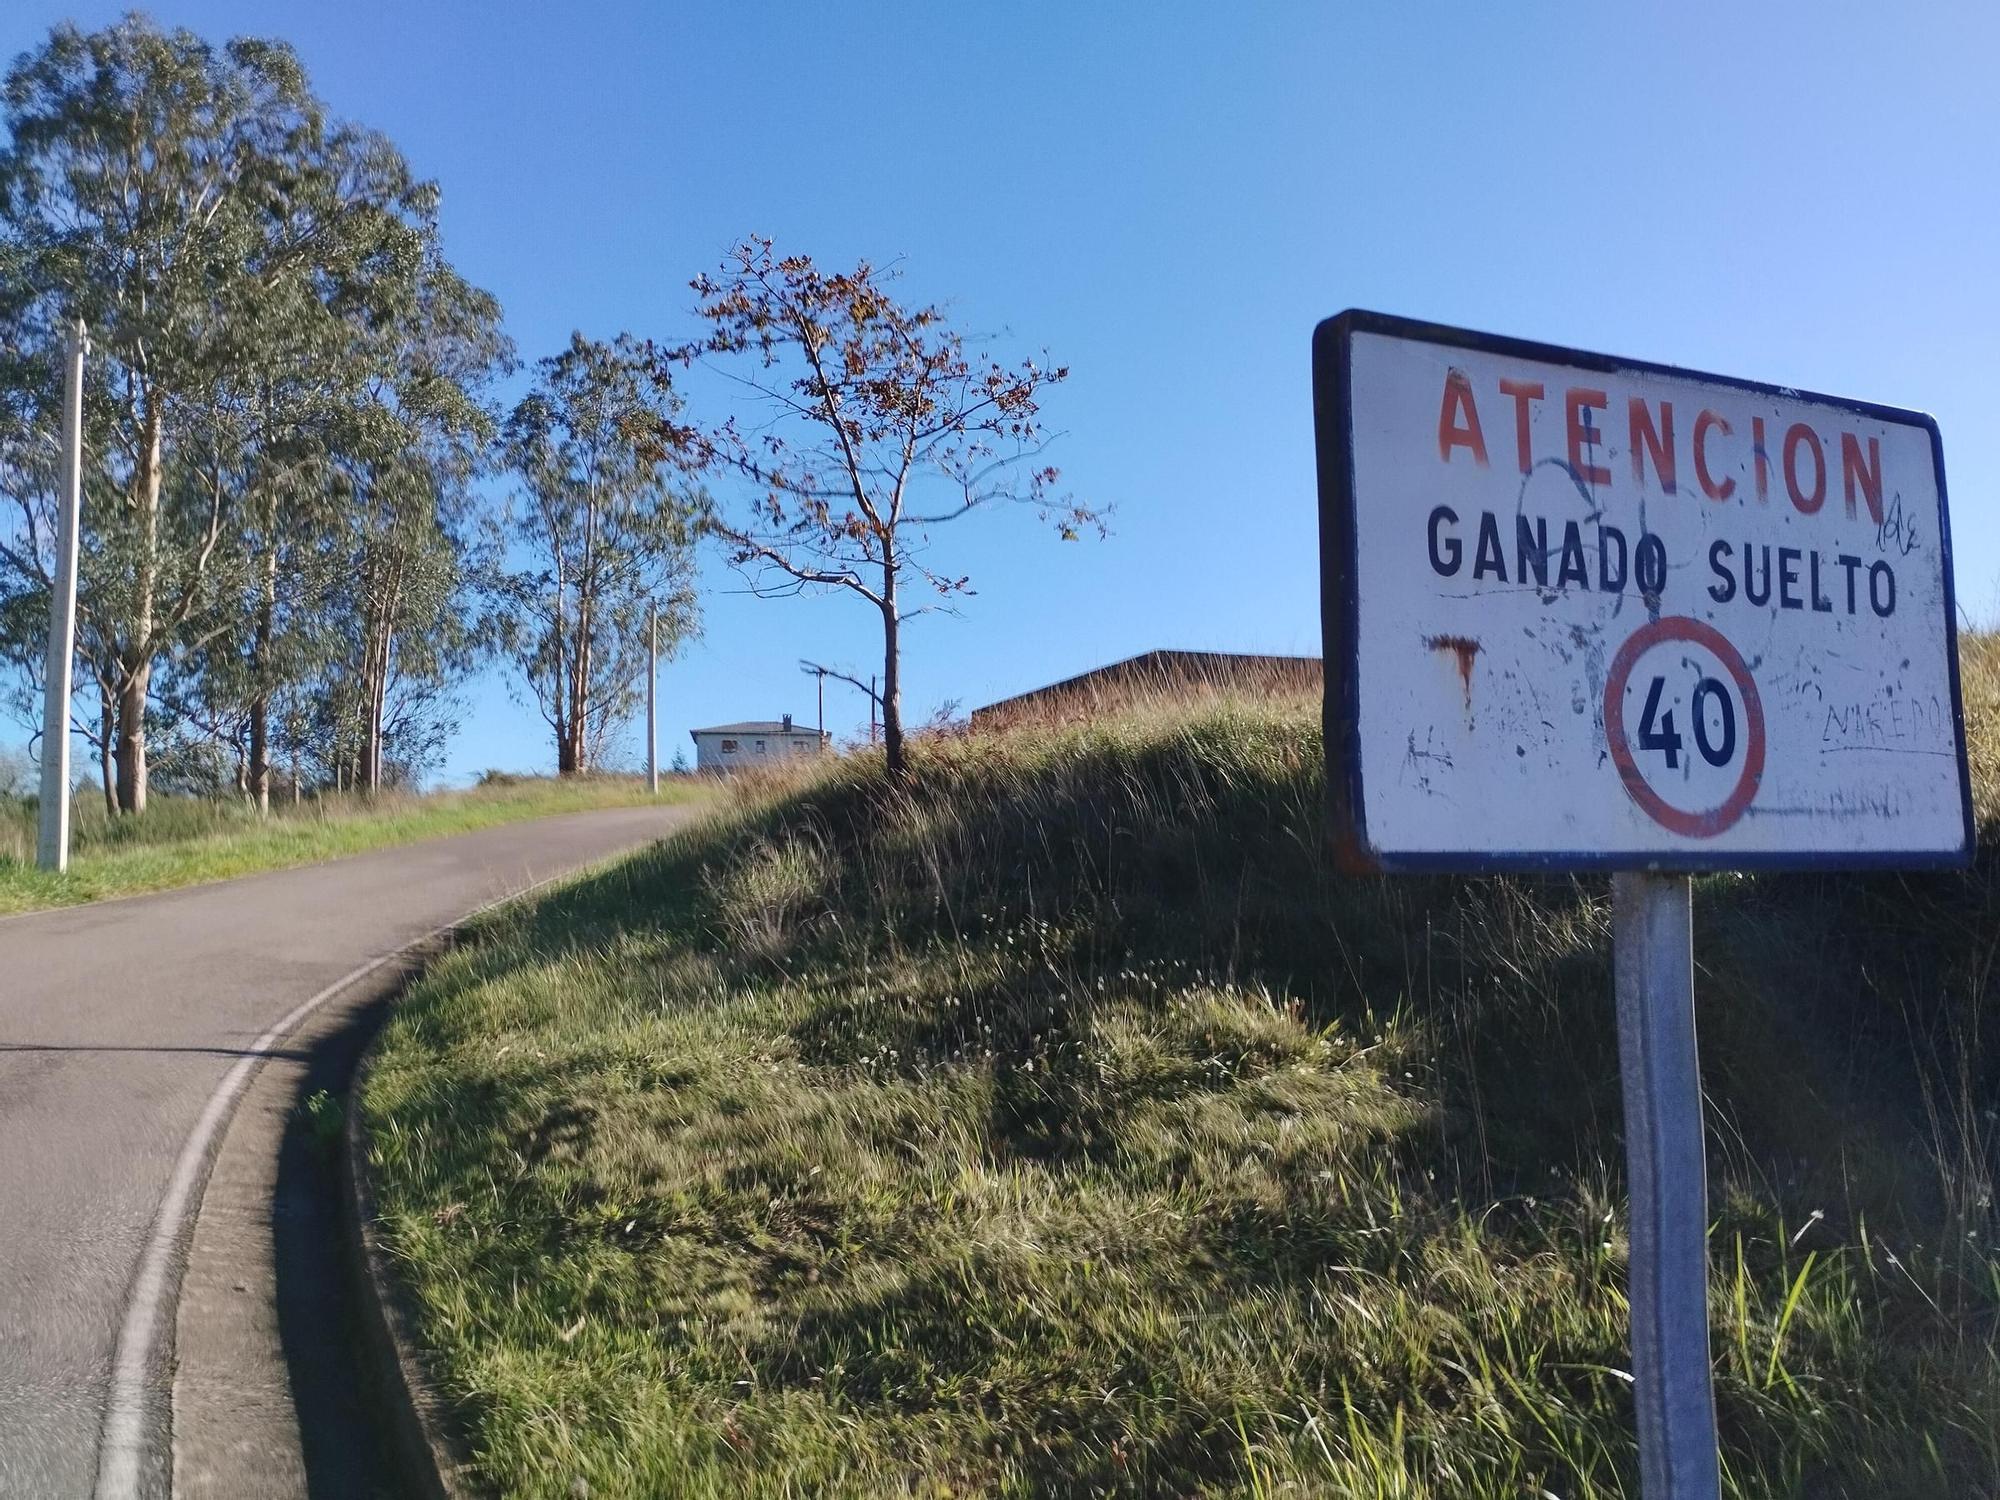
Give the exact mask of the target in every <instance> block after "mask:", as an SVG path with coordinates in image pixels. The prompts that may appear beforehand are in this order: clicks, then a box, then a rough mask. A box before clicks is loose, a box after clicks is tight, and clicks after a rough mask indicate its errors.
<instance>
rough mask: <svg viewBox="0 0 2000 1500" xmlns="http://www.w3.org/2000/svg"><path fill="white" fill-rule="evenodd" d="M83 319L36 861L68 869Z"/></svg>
mask: <svg viewBox="0 0 2000 1500" xmlns="http://www.w3.org/2000/svg"><path fill="white" fill-rule="evenodd" d="M83 351H84V335H83V324H82V322H81V321H78V322H75V323H72V324H71V325H70V329H69V341H68V347H67V349H66V350H65V358H64V361H63V363H64V364H65V366H66V367H67V369H66V373H65V379H64V383H63V455H62V490H61V493H60V494H58V496H57V497H56V500H57V504H56V559H55V561H56V569H55V576H54V578H53V579H52V580H51V587H50V589H49V654H48V660H47V665H46V670H45V672H44V674H43V682H42V694H43V696H42V804H41V828H40V830H39V831H40V837H39V838H38V839H37V840H36V847H35V860H36V863H37V864H39V865H40V866H41V867H42V868H43V869H44V870H54V871H58V872H60V871H62V870H66V869H68V868H69V695H70V687H71V681H72V679H71V672H72V670H73V667H74V663H75V660H76V553H77V532H78V530H79V529H80V527H81V524H82V519H83V515H82V511H83Z"/></svg>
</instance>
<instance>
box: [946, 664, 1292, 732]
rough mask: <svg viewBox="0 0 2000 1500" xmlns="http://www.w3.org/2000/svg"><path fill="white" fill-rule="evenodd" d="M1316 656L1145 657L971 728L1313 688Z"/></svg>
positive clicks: (1050, 690) (1085, 675) (1029, 698)
mask: <svg viewBox="0 0 2000 1500" xmlns="http://www.w3.org/2000/svg"><path fill="white" fill-rule="evenodd" d="M1321 672H1322V667H1321V662H1320V658H1318V657H1317V656H1270V655H1261V654H1258V653H1254V652H1247V651H1144V652H1141V653H1140V654H1139V655H1137V656H1128V657H1126V658H1125V659H1124V660H1123V661H1115V662H1112V663H1110V664H1109V665H1107V666H1102V667H1093V668H1092V669H1091V670H1090V671H1088V672H1079V673H1078V674H1077V675H1076V676H1074V677H1065V678H1064V679H1063V680H1062V681H1060V682H1052V683H1050V684H1049V685H1048V686H1047V687H1039V688H1034V689H1031V690H1030V691H1028V692H1025V693H1016V694H1015V695H1014V696H1013V697H1011V698H1002V699H1000V700H999V701H998V702H996V703H989V704H987V705H986V706H985V707H984V708H975V709H974V710H973V711H972V722H973V724H974V725H975V726H979V725H985V724H990V723H992V722H994V721H996V720H1000V719H1006V718H1011V717H1013V716H1014V715H1016V714H1019V713H1023V712H1027V713H1041V712H1052V711H1058V710H1060V711H1065V712H1077V711H1080V710H1082V709H1084V708H1088V707H1090V706H1093V705H1094V704H1096V703H1097V702H1098V701H1100V700H1103V699H1130V698H1132V697H1134V696H1140V695H1144V694H1146V693H1149V692H1161V691H1165V690H1168V689H1173V688H1185V687H1189V686H1208V687H1245V686H1258V687H1276V686H1297V687H1317V686H1318V684H1319V682H1320V680H1321Z"/></svg>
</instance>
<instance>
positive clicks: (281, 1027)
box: [96, 861, 598, 1500]
mask: <svg viewBox="0 0 2000 1500" xmlns="http://www.w3.org/2000/svg"><path fill="white" fill-rule="evenodd" d="M597 862H598V861H592V862H591V863H597ZM588 867H589V866H588V865H585V866H583V867H582V868H583V869H587V868H588ZM579 873H581V869H579V870H564V871H562V872H561V873H559V874H556V875H551V876H549V877H547V878H546V879H544V880H538V881H536V882H535V883H534V884H533V885H528V886H523V887H522V888H521V889H520V890H518V891H512V892H509V893H508V894H507V895H504V896H496V897H495V898H494V899H493V900H491V901H488V902H486V903H485V904H484V905H481V906H476V907H474V908H473V909H472V910H471V911H469V912H467V913H466V914H465V915H464V916H462V917H459V918H457V919H456V920H454V921H450V922H444V923H440V924H439V925H438V926H436V927H433V928H432V929H431V930H430V931H429V932H426V933H424V934H422V935H421V936H419V937H415V938H412V939H411V940H410V941H409V942H407V943H405V944H403V945H402V946H401V947H400V948H396V949H394V950H392V951H390V952H388V953H384V954H382V955H381V956H380V957H378V958H373V959H370V960H369V961H368V962H367V963H365V964H363V965H361V967H360V968H358V969H354V970H352V971H350V972H349V973H346V974H343V975H341V976H340V978H338V979H336V980H334V982H333V983H332V984H330V985H328V986H327V987H326V988H325V989H323V990H321V991H320V992H319V993H318V994H316V995H314V996H313V997H312V998H311V999H309V1000H306V1001H303V1002H301V1003H300V1004H299V1005H298V1006H297V1007H296V1008H295V1009H293V1010H292V1011H290V1012H289V1013H288V1014H287V1015H286V1016H285V1017H284V1019H283V1020H281V1021H279V1022H278V1023H277V1024H276V1025H274V1026H273V1027H272V1028H271V1029H270V1030H269V1031H267V1032H265V1033H264V1034H263V1035H262V1036H260V1037H258V1038H257V1040H256V1041H254V1042H252V1043H251V1044H250V1047H249V1050H248V1051H247V1052H246V1053H245V1054H244V1055H243V1056H242V1057H240V1058H238V1059H237V1060H236V1062H235V1064H234V1065H232V1066H231V1068H230V1069H229V1071H228V1072H227V1073H225V1074H223V1075H222V1082H221V1083H219V1084H217V1085H216V1088H215V1092H214V1093H213V1094H210V1095H209V1096H208V1103H207V1104H206V1105H204V1106H203V1107H202V1111H201V1117H200V1118H199V1119H198V1120H196V1121H195V1124H194V1129H193V1130H192V1131H191V1132H190V1133H189V1135H188V1138H187V1141H186V1143H185V1144H184V1145H183V1146H182V1147H181V1154H180V1158H179V1160H177V1161H176V1162H175V1163H174V1175H173V1176H172V1178H170V1179H169V1180H168V1182H167V1193H166V1196H165V1197H164V1198H162V1199H161V1200H160V1211H159V1213H158V1214H157V1215H156V1216H155V1217H154V1219H153V1232H152V1234H151V1235H150V1236H149V1237H148V1239H147V1241H146V1248H145V1250H144V1252H143V1253H142V1254H141V1256H140V1259H139V1271H138V1274H137V1275H136V1276H135V1277H134V1278H133V1281H132V1294H131V1301H130V1303H129V1304H128V1305H127V1307H126V1309H125V1321H124V1323H123V1324H122V1325H121V1326H120V1328H119V1330H118V1344H117V1349H116V1352H115V1353H114V1355H113V1356H112V1361H111V1387H110V1390H109V1392H108V1393H107V1395H106V1398H105V1403H104V1429H103V1433H102V1435H101V1436H100V1437H99V1439H98V1445H97V1489H96V1500H139V1468H140V1465H141V1463H142V1462H143V1461H144V1457H145V1449H146V1372H147V1370H148V1369H149V1368H150V1367H151V1365H152V1363H153V1354H154V1347H155V1345H156V1344H157V1342H158V1340H159V1332H160V1327H161V1323H162V1321H163V1319H162V1314H163V1313H165V1312H166V1311H167V1308H166V1302H167V1272H168V1268H169V1267H170V1266H171V1265H172V1264H173V1258H174V1250H175V1247H176V1246H178V1245H179V1244H180V1242H181V1238H182V1236H183V1235H184V1233H185V1232H186V1229H187V1226H188V1217H189V1214H190V1213H191V1212H192V1211H193V1210H194V1209H195V1208H197V1207H198V1196H199V1195H198V1190H199V1189H200V1188H201V1187H202V1186H203V1185H204V1183H205V1176H206V1174H205V1168H206V1167H207V1166H208V1160H209V1154H210V1149H211V1147H212V1146H213V1145H214V1143H215V1140H216V1137H217V1136H218V1135H219V1134H220V1133H221V1131H222V1129H223V1127H224V1126H226V1125H227V1124H228V1123H229V1117H230V1116H231V1115H232V1114H233V1113H234V1112H235V1109H236V1102H237V1100H238V1099H239V1098H240V1097H241V1096H242V1093H243V1090H244V1088H245V1086H246V1085H248V1083H249V1081H250V1075H251V1074H252V1073H253V1072H254V1071H256V1069H257V1066H258V1065H259V1064H260V1063H262V1062H263V1061H264V1060H265V1058H267V1057H269V1056H270V1054H271V1053H272V1052H273V1051H274V1050H275V1049H276V1048H277V1045H278V1043H280V1042H282V1041H283V1040H284V1039H285V1038H286V1037H288V1036H290V1035H291V1034H292V1033H293V1032H294V1031H296V1030H298V1028H299V1027H300V1026H301V1025H302V1024H303V1023H304V1021H305V1019H306V1017H307V1016H309V1015H311V1014H312V1013H313V1012H314V1011H315V1010H317V1009H318V1008H319V1007H320V1006H321V1005H324V1004H325V1003H326V1002H327V1001H328V1000H330V999H332V998H333V997H334V996H335V995H337V994H339V993H340V992H341V991H342V990H344V989H347V988H348V987H349V986H351V985H354V984H358V983H360V981H362V980H363V979H366V978H367V977H368V976H369V975H370V974H373V973H374V972H375V971H376V970H378V969H381V968H383V967H385V966H387V965H389V964H392V963H394V962H395V961H396V960H397V959H399V958H402V957H403V956H404V955H406V954H407V953H409V952H410V950H411V949H413V948H420V947H422V946H423V945H424V944H425V943H429V942H432V941H434V940H435V939H437V938H439V937H442V936H443V935H444V934H445V933H447V932H450V931H452V930H453V929H454V928H458V927H463V926H465V925H466V924H467V923H468V922H471V921H474V920H475V919H477V918H479V917H481V916H484V915H485V914H486V913H487V912H489V911H492V910H493V909H494V908H495V907H497V906H504V905H506V904H507V903H508V902H509V901H519V900H520V899H521V898H522V897H524V896H531V895H533V894H534V893H535V892H536V891H538V890H541V889H542V888H543V887H544V886H547V885H553V884H554V883H555V882H556V881H558V880H564V879H567V878H568V877H570V876H572V875H576V874H579Z"/></svg>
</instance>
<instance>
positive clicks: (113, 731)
mask: <svg viewBox="0 0 2000 1500" xmlns="http://www.w3.org/2000/svg"><path fill="white" fill-rule="evenodd" d="M113 704H114V700H113V698H112V694H111V689H110V688H109V687H108V686H106V685H105V682H104V679H103V678H102V677H100V678H98V680H97V779H98V782H99V787H98V789H99V790H100V791H101V792H103V793H104V815H105V816H106V817H109V818H115V817H117V816H118V778H117V775H116V773H115V772H114V771H113V769H112V754H113V751H114V749H115V748H116V746H117V743H118V716H117V712H116V710H115V708H114V706H113Z"/></svg>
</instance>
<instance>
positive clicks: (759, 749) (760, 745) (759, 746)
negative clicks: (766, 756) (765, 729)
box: [757, 740, 764, 755]
mask: <svg viewBox="0 0 2000 1500" xmlns="http://www.w3.org/2000/svg"><path fill="white" fill-rule="evenodd" d="M757 753H758V754H759V755H762V754H763V753H764V742H763V741H762V740H759V741H757Z"/></svg>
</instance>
